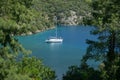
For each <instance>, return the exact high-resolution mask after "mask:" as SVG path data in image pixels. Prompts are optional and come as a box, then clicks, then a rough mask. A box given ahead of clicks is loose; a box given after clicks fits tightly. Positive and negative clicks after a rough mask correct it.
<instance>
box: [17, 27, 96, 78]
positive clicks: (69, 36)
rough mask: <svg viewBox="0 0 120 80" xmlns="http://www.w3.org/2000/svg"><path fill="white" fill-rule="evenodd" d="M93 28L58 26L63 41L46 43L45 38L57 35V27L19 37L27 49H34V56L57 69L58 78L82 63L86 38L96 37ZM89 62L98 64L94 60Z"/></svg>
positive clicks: (93, 38)
mask: <svg viewBox="0 0 120 80" xmlns="http://www.w3.org/2000/svg"><path fill="white" fill-rule="evenodd" d="M91 29H92V28H91V27H82V26H70V27H69V26H58V36H61V37H62V38H63V39H64V40H63V43H51V44H50V43H45V39H47V38H48V37H50V36H54V35H55V29H52V30H47V31H44V32H41V33H37V34H34V35H30V36H21V37H18V39H19V41H20V42H21V43H22V44H23V46H24V47H25V48H26V49H29V50H32V52H33V53H32V55H33V56H36V57H38V58H41V59H43V62H44V64H45V65H47V66H49V67H51V68H52V69H53V70H55V71H56V75H57V76H58V78H61V76H62V74H64V73H65V72H66V71H67V69H68V67H69V66H71V65H79V64H80V60H81V58H82V56H83V55H84V54H85V52H86V48H87V46H88V45H87V44H86V43H85V42H86V39H92V40H95V39H96V38H95V36H92V35H90V33H89V31H90V30H91ZM89 64H90V65H92V66H96V65H95V64H94V63H93V62H89Z"/></svg>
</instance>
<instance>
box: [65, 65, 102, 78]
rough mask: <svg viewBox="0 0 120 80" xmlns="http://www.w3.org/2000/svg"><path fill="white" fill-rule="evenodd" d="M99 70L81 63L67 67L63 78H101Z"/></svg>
mask: <svg viewBox="0 0 120 80" xmlns="http://www.w3.org/2000/svg"><path fill="white" fill-rule="evenodd" d="M101 79H102V78H101V76H100V72H99V71H98V70H94V69H93V68H91V67H89V66H88V65H87V64H86V63H82V64H81V65H80V67H78V66H71V67H69V69H68V71H67V72H66V74H65V75H64V76H63V80H101Z"/></svg>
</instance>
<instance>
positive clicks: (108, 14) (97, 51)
mask: <svg viewBox="0 0 120 80" xmlns="http://www.w3.org/2000/svg"><path fill="white" fill-rule="evenodd" d="M116 1H117V3H119V2H120V1H118V0H116ZM116 1H112V0H106V1H103V0H100V1H99V0H95V1H93V2H92V3H91V7H92V8H93V11H92V12H91V14H92V17H91V18H89V19H88V22H89V23H90V24H91V25H94V26H95V28H94V30H92V31H91V34H93V35H98V40H97V41H92V40H87V43H88V44H89V47H88V49H87V55H88V56H89V57H85V58H90V57H93V58H97V59H98V58H99V57H105V55H106V57H107V60H109V61H112V60H114V59H115V54H116V53H119V52H120V51H119V49H120V44H119V43H120V41H119V39H120V37H119V35H120V33H119V32H120V28H119V27H120V25H119V20H120V11H119V9H120V5H118V4H117V3H116ZM86 22H87V20H86ZM103 59H105V58H103Z"/></svg>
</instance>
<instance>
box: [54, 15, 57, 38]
mask: <svg viewBox="0 0 120 80" xmlns="http://www.w3.org/2000/svg"><path fill="white" fill-rule="evenodd" d="M54 23H55V24H54V25H55V26H56V31H55V34H56V38H57V17H56V16H54Z"/></svg>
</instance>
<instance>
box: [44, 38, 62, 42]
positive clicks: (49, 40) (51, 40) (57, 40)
mask: <svg viewBox="0 0 120 80" xmlns="http://www.w3.org/2000/svg"><path fill="white" fill-rule="evenodd" d="M45 42H47V43H61V42H63V39H48V40H46V41H45Z"/></svg>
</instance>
